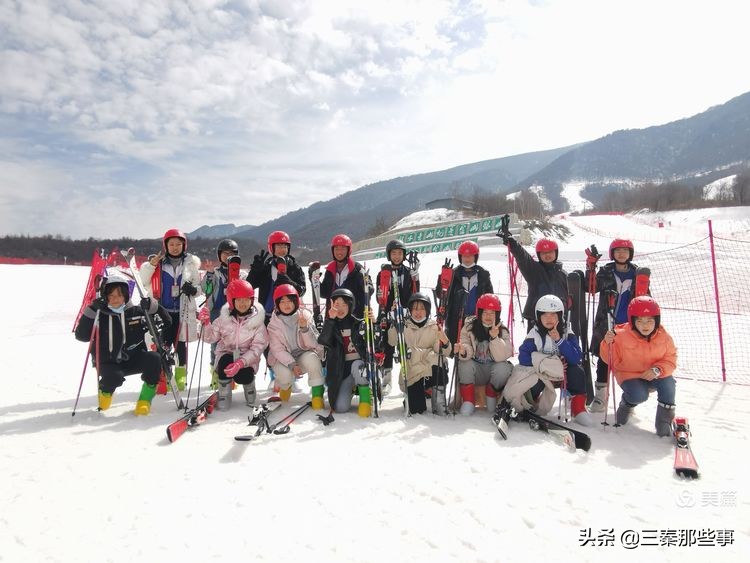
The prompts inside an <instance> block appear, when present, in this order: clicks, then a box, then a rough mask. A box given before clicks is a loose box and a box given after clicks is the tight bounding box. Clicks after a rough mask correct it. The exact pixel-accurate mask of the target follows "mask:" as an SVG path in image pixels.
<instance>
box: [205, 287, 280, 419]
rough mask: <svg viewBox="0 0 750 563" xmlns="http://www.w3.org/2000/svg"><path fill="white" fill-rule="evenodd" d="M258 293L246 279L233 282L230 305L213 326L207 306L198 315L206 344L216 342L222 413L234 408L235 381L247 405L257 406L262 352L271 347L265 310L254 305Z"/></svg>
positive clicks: (223, 310) (226, 305)
mask: <svg viewBox="0 0 750 563" xmlns="http://www.w3.org/2000/svg"><path fill="white" fill-rule="evenodd" d="M254 301H255V290H254V289H253V286H252V285H250V283H249V282H247V281H245V280H234V281H232V282H231V283H230V284H229V286H228V287H227V302H226V303H225V304H224V306H223V307H222V308H221V313H220V314H219V317H218V318H217V319H216V320H215V321H214V322H213V323H212V322H211V318H210V317H211V313H210V312H209V310H208V309H207V308H206V307H204V308H203V309H201V311H200V313H198V319H199V320H200V321H201V323H203V325H204V329H203V341H204V342H209V343H211V344H213V343H214V342H216V343H217V344H216V361H215V365H214V367H215V369H216V372H217V373H218V374H219V404H218V408H219V410H227V409H229V407H231V406H232V385H231V384H232V380H234V381H235V382H236V383H239V384H241V385H242V388H243V390H244V392H245V403H246V404H247V405H248V406H254V404H255V375H256V374H257V373H258V364H259V363H260V358H261V356H262V355H263V350H265V348H266V346H268V332H267V331H266V326H265V323H264V322H263V321H264V318H265V311H264V310H263V307H262V306H261V305H260V304H255V303H254Z"/></svg>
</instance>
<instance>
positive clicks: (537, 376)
mask: <svg viewBox="0 0 750 563" xmlns="http://www.w3.org/2000/svg"><path fill="white" fill-rule="evenodd" d="M564 311H565V307H564V306H563V303H562V301H561V300H560V298H559V297H557V296H556V295H543V296H542V297H540V298H539V300H538V301H537V303H536V306H535V307H534V315H535V319H534V326H533V327H532V329H531V330H530V331H529V333H528V334H527V335H526V338H525V340H524V341H523V343H522V344H521V347H520V348H519V350H518V365H517V366H515V367H514V368H513V373H512V374H511V376H510V379H509V380H508V383H507V384H506V385H505V390H504V391H503V400H502V401H501V403H500V405H498V413H497V415H496V416H498V417H503V418H506V420H507V416H505V415H507V413H508V412H509V409H510V407H511V406H512V407H513V408H514V409H515V410H516V411H518V412H521V411H524V410H526V409H529V410H531V411H533V412H536V413H537V414H540V415H542V416H544V415H545V414H547V413H548V412H549V411H550V410H552V407H553V406H554V404H555V398H556V392H555V387H557V386H562V385H565V387H566V388H567V392H568V394H569V395H570V396H571V400H570V414H571V416H572V418H573V420H574V421H575V422H577V423H578V424H581V425H582V426H592V425H593V421H592V419H591V415H590V414H589V413H588V411H587V410H586V383H585V378H586V376H585V373H584V371H583V367H582V366H581V358H582V354H581V347H580V345H579V344H578V337H577V336H576V335H575V334H574V333H573V332H572V331H571V330H570V329H569V327H568V326H567V324H566V322H565V318H564V316H563V315H564Z"/></svg>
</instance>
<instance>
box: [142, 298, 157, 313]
mask: <svg viewBox="0 0 750 563" xmlns="http://www.w3.org/2000/svg"><path fill="white" fill-rule="evenodd" d="M153 302H154V300H153V299H151V298H150V297H144V298H142V299H141V302H140V303H139V305H140V306H141V309H143V310H144V311H145V312H146V313H148V312H149V311H151V305H152V303H153Z"/></svg>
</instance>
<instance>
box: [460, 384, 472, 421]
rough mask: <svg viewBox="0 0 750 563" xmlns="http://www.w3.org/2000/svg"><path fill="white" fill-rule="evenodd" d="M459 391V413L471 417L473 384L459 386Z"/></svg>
mask: <svg viewBox="0 0 750 563" xmlns="http://www.w3.org/2000/svg"><path fill="white" fill-rule="evenodd" d="M460 391H461V400H462V401H463V402H462V403H461V408H460V409H459V412H460V413H461V414H462V415H464V416H471V415H472V414H474V384H473V383H465V384H461V386H460Z"/></svg>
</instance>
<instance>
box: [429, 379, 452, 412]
mask: <svg viewBox="0 0 750 563" xmlns="http://www.w3.org/2000/svg"><path fill="white" fill-rule="evenodd" d="M430 406H431V407H432V413H433V414H436V415H438V416H446V415H447V414H448V410H447V409H446V404H445V386H443V385H439V386H438V387H437V389H436V390H435V392H433V393H432V395H431V396H430Z"/></svg>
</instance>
